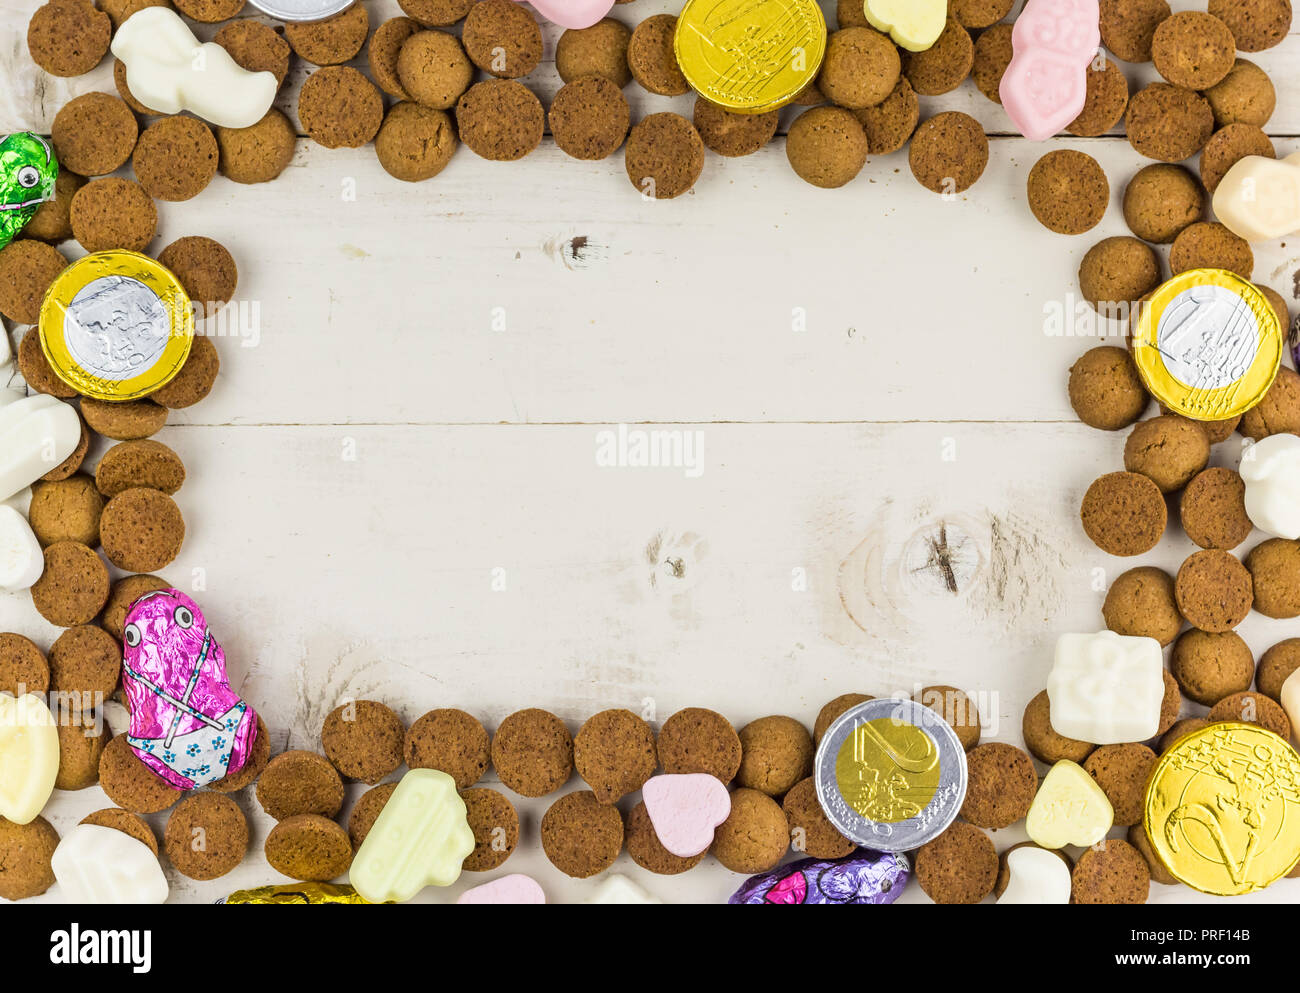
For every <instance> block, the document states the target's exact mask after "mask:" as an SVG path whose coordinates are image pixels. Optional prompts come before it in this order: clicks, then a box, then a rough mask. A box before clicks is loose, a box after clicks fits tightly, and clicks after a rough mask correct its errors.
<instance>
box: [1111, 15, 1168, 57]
mask: <svg viewBox="0 0 1300 993" xmlns="http://www.w3.org/2000/svg"><path fill="white" fill-rule="evenodd" d="M1169 13H1170V10H1169V4H1168V3H1166V2H1165V0H1101V42H1102V44H1103V45H1105V46H1106V47H1107V48H1108V49H1109V50H1110V51H1111V53H1112V54H1114V56H1115V57H1116V58H1117V59H1123V60H1124V61H1125V62H1150V61H1151V47H1152V43H1153V42H1154V40H1155V34H1156V28H1158V27H1159V26H1160V25H1161V23H1162V22H1163V21H1164V20H1165V18H1167V17H1168V16H1169Z"/></svg>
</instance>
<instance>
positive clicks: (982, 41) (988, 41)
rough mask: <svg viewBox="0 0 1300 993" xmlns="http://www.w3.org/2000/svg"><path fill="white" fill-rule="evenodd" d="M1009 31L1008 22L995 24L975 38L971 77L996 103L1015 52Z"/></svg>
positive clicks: (1126, 100) (1126, 96) (976, 85)
mask: <svg viewBox="0 0 1300 993" xmlns="http://www.w3.org/2000/svg"><path fill="white" fill-rule="evenodd" d="M1011 31H1012V26H1011V25H1010V24H995V25H993V26H992V27H991V28H989V29H988V30H987V31H981V32H980V36H979V37H978V38H976V39H975V54H974V58H973V60H972V63H971V73H970V74H971V79H973V80H974V81H975V88H976V89H977V90H979V91H980V92H981V93H983V94H984V95H985V96H986V97H988V98H989V99H990V100H992V101H993V102H994V103H996V104H998V105H1001V103H1002V92H1001V90H1002V77H1003V76H1004V75H1006V72H1007V66H1009V65H1010V64H1011V56H1012V55H1014V54H1015V49H1014V46H1013V45H1012V44H1011ZM1124 102H1125V104H1127V103H1128V87H1127V85H1125V89H1124ZM1076 123H1077V122H1076Z"/></svg>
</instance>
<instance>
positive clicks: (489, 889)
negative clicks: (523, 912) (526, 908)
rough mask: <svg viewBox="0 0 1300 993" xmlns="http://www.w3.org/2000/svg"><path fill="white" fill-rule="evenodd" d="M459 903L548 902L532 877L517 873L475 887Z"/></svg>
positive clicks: (463, 894) (462, 895)
mask: <svg viewBox="0 0 1300 993" xmlns="http://www.w3.org/2000/svg"><path fill="white" fill-rule="evenodd" d="M456 902H457V903H477V904H538V903H545V902H546V894H545V893H543V892H542V888H541V886H539V885H538V884H537V880H535V879H534V878H533V877H532V876H525V875H524V874H523V873H521V872H516V873H514V874H513V875H510V876H502V877H501V878H500V879H494V880H492V882H490V883H484V884H483V885H482V886H475V887H472V888H471V889H468V890H466V891H465V892H464V893H462V894H461V895H460V899H459V900H457V901H456Z"/></svg>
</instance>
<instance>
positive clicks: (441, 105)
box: [397, 31, 474, 110]
mask: <svg viewBox="0 0 1300 993" xmlns="http://www.w3.org/2000/svg"><path fill="white" fill-rule="evenodd" d="M397 79H398V82H399V83H400V84H401V87H402V89H403V90H405V91H406V93H407V95H408V97H409V98H410V99H411V100H414V101H415V102H416V103H422V104H424V105H425V106H426V107H432V108H434V109H435V110H450V109H451V108H452V107H454V106H456V101H457V100H459V99H460V97H461V94H463V93H464V92H465V91H466V90H468V89H469V84H470V83H472V82H473V81H474V66H473V64H472V63H471V62H470V60H469V56H468V55H466V54H465V49H463V48H462V47H461V44H460V40H459V39H458V38H456V37H454V36H452V35H449V34H447V32H445V31H416V32H415V33H414V34H412V35H411V36H410V37H409V38H407V39H406V40H405V41H404V42H402V47H401V48H400V49H398V52H397Z"/></svg>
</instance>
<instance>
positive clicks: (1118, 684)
mask: <svg viewBox="0 0 1300 993" xmlns="http://www.w3.org/2000/svg"><path fill="white" fill-rule="evenodd" d="M1163 669H1164V656H1163V655H1162V654H1161V652H1160V642H1158V641H1156V640H1155V639H1154V638H1135V637H1131V636H1127V635H1120V634H1116V633H1115V632H1114V631H1099V632H1097V633H1096V634H1063V635H1061V637H1060V638H1058V639H1057V642H1056V659H1055V661H1054V662H1053V664H1052V672H1051V674H1050V675H1049V676H1048V677H1047V699H1048V701H1049V704H1050V712H1051V720H1052V730H1054V731H1055V732H1056V733H1057V734H1063V735H1065V736H1066V737H1067V738H1075V739H1077V740H1079V741H1087V742H1091V743H1092V744H1094V745H1118V744H1121V743H1123V742H1127V741H1147V740H1149V739H1151V738H1154V737H1155V736H1156V732H1157V731H1158V730H1159V729H1160V704H1161V702H1162V701H1163V700H1164V696H1165V682H1164V677H1163V676H1162V675H1161V673H1162V671H1163Z"/></svg>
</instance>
